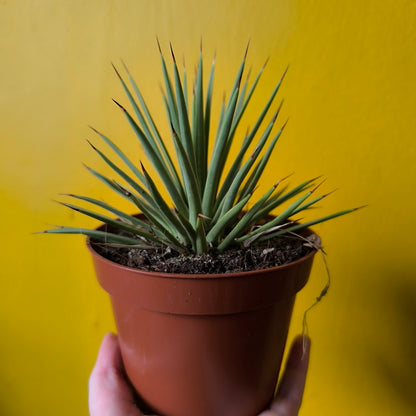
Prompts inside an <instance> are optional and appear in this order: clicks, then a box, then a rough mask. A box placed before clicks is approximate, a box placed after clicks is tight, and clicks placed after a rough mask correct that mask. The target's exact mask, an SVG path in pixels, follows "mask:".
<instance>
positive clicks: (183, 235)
mask: <svg viewBox="0 0 416 416" xmlns="http://www.w3.org/2000/svg"><path fill="white" fill-rule="evenodd" d="M170 49H171V55H172V64H173V71H172V73H171V74H169V71H168V69H167V65H166V61H165V58H164V56H163V54H162V51H161V48H160V45H159V51H160V57H161V66H162V72H163V78H164V91H163V92H162V94H163V99H164V103H165V107H166V113H167V118H168V122H169V126H170V133H171V134H170V140H172V141H173V145H174V149H175V158H172V157H171V155H170V153H169V151H168V149H167V146H166V142H165V139H164V138H162V137H161V134H160V133H159V129H158V128H157V126H156V123H155V122H154V118H153V117H152V115H151V114H150V112H149V109H148V107H147V105H146V102H145V100H144V99H143V96H142V94H141V93H140V90H139V88H138V87H137V84H136V83H135V81H134V79H133V78H132V76H131V74H130V72H129V71H128V69H127V67H126V66H125V65H124V63H123V65H124V69H125V71H126V74H127V78H128V82H129V84H128V83H127V82H126V81H125V80H124V79H123V78H122V76H121V75H120V74H119V72H118V70H117V69H116V68H115V67H114V70H115V72H116V74H117V76H118V78H119V80H120V82H121V85H122V86H123V88H124V91H125V93H126V95H127V97H128V100H129V101H130V104H131V108H132V110H133V111H128V110H127V109H126V108H125V107H124V106H123V105H121V104H120V103H118V102H117V101H115V100H114V102H115V103H116V104H117V106H118V107H119V108H120V109H121V110H122V112H123V113H124V115H125V117H126V119H127V121H128V123H129V124H130V126H131V127H132V129H133V131H134V133H135V134H136V136H137V138H138V139H139V141H140V143H141V146H142V148H143V150H144V153H145V155H146V158H147V161H148V162H150V163H151V164H152V165H153V168H154V170H155V171H156V172H157V174H158V176H159V178H158V181H159V182H162V183H163V185H164V187H165V188H166V191H167V192H168V194H169V196H170V201H169V202H168V201H166V200H165V198H164V197H163V196H162V194H161V192H160V191H159V189H158V185H157V182H155V179H154V178H152V177H151V175H150V174H149V172H148V171H147V170H146V168H145V166H144V164H145V162H140V166H137V165H136V164H134V163H133V162H132V160H131V158H129V157H128V156H127V155H126V154H125V153H123V152H122V150H120V148H119V147H118V146H117V145H116V144H115V143H114V142H113V141H111V140H110V139H109V138H108V137H106V136H105V135H104V134H102V133H100V132H99V131H97V130H95V129H93V131H94V132H95V133H96V134H97V135H98V136H99V137H100V138H101V139H102V141H103V142H104V143H105V144H106V145H107V146H108V147H109V148H110V149H111V151H112V152H113V153H114V154H115V155H117V157H118V159H119V162H122V163H123V167H120V166H119V165H118V164H116V162H115V161H114V159H113V158H110V157H109V156H107V155H106V154H105V153H104V152H103V151H102V150H99V149H98V148H97V147H96V146H93V145H91V146H92V147H93V149H94V150H95V151H96V152H97V154H98V155H99V156H100V157H101V158H102V159H103V160H104V161H105V162H106V164H107V165H108V166H109V167H110V168H111V169H112V170H113V171H114V172H115V173H116V174H117V175H118V177H119V178H121V179H122V181H120V180H113V179H110V178H108V177H106V176H104V175H102V174H101V173H99V172H97V171H96V170H94V169H91V168H88V170H89V171H90V172H91V173H92V174H93V175H94V176H95V177H97V178H98V179H99V180H101V181H102V182H104V183H105V184H106V185H107V186H109V187H110V188H111V189H112V190H113V191H115V192H116V193H117V194H119V195H120V196H122V197H124V198H126V199H127V200H129V201H130V202H131V203H133V205H134V206H135V209H136V211H137V210H138V211H140V212H141V213H142V214H143V216H144V218H143V216H142V217H138V216H134V215H130V214H127V213H125V212H123V211H121V210H119V209H117V208H115V207H114V206H111V205H109V204H107V203H105V202H103V201H101V200H98V199H94V198H90V197H87V196H80V195H73V194H71V195H69V196H70V197H72V198H73V199H76V200H81V201H84V202H87V203H89V204H91V205H92V206H95V208H100V210H101V209H104V210H106V211H108V213H110V214H111V216H107V215H103V214H101V213H98V212H97V211H96V210H90V209H86V208H83V207H80V206H78V205H74V204H72V203H64V205H65V206H67V207H69V208H71V209H73V210H75V211H78V212H80V213H82V214H85V215H87V216H89V217H92V218H95V219H97V220H100V221H101V222H103V223H105V224H107V225H108V226H109V227H108V230H106V231H100V230H90V229H83V228H73V227H58V228H55V229H51V230H47V231H45V232H47V233H64V234H84V235H87V236H89V237H90V238H92V239H93V240H94V241H99V242H101V243H105V244H110V245H116V246H136V247H141V248H151V247H160V246H170V247H171V248H172V249H173V250H176V251H178V252H182V253H183V252H185V253H195V254H202V253H206V252H209V251H213V252H215V251H220V252H221V251H224V250H227V248H229V247H230V246H233V245H243V246H248V245H250V244H252V243H253V242H254V241H258V240H260V241H261V240H267V239H272V238H274V237H278V236H281V235H284V234H287V233H293V232H297V231H299V230H301V229H303V228H306V227H309V226H312V225H314V224H317V223H320V222H323V221H327V220H329V219H332V218H335V217H338V216H340V215H344V214H347V213H349V212H352V211H354V210H355V209H349V210H344V211H340V212H337V213H334V214H331V215H328V216H324V217H321V218H318V219H315V220H312V221H308V222H304V223H298V222H297V221H295V220H293V219H291V218H293V217H294V216H297V215H299V214H300V213H301V212H302V211H305V210H307V209H309V208H311V207H313V206H314V205H315V204H317V203H318V202H319V201H320V200H322V199H323V198H324V197H326V196H327V195H328V194H326V195H320V196H317V197H315V196H313V197H312V194H313V193H314V192H315V190H316V189H317V187H318V186H319V185H318V186H316V180H317V178H315V179H311V180H308V181H306V182H303V183H301V184H300V185H297V186H295V187H293V188H291V189H289V188H288V187H287V186H282V185H281V182H282V181H283V180H279V181H277V182H275V183H274V184H273V185H272V186H271V187H270V189H269V190H268V191H267V192H266V193H265V194H264V195H261V196H260V197H259V198H258V199H257V200H256V201H255V202H253V195H254V194H255V190H256V187H257V186H258V183H259V179H260V177H261V176H262V174H263V171H264V169H265V167H266V165H267V163H268V161H269V159H270V156H271V154H272V152H273V150H274V148H275V146H276V143H277V141H278V139H279V137H280V136H281V134H282V131H283V129H284V127H285V125H286V123H284V124H283V125H282V127H280V128H279V129H276V130H277V131H275V132H274V130H275V129H274V126H275V122H276V119H277V116H278V114H279V111H280V108H281V103H280V105H278V106H277V109H276V110H275V111H274V113H273V114H272V115H271V117H270V116H269V117H270V120H269V121H268V122H267V120H266V117H267V114H268V113H269V110H270V109H271V107H272V106H274V103H275V97H276V95H277V92H278V90H279V87H280V85H281V83H282V81H283V78H284V76H285V73H286V71H285V72H284V73H283V76H282V77H281V78H280V79H279V80H278V82H277V83H276V85H275V86H274V88H273V90H272V92H271V94H270V97H269V98H268V100H267V102H266V103H265V105H264V108H263V109H262V111H261V113H260V114H259V115H258V117H257V120H256V122H255V124H254V126H253V127H252V128H251V129H250V130H248V131H247V133H246V135H245V137H244V139H243V140H242V141H241V142H240V143H239V150H238V152H237V155H236V156H235V158H234V160H232V161H231V162H229V163H227V161H228V159H229V155H230V150H231V147H232V144H233V142H234V140H235V137H236V130H237V127H238V126H239V125H240V121H241V119H242V116H243V114H244V112H245V110H246V108H247V105H248V104H249V102H250V99H251V97H252V95H253V92H254V90H255V88H256V86H257V84H258V82H259V79H260V77H261V74H262V73H263V70H264V66H263V68H261V70H260V71H259V73H258V75H257V77H256V78H255V79H254V81H253V82H252V83H251V84H250V85H249V81H248V77H247V78H246V80H245V81H244V82H243V81H242V78H243V73H244V69H245V66H246V56H247V50H246V52H245V54H244V57H243V60H242V62H241V65H240V67H239V69H238V72H237V75H236V78H235V81H234V85H233V86H232V88H231V91H230V94H229V98H228V102H227V103H225V100H223V102H222V107H221V112H220V117H219V123H218V127H217V131H216V134H215V135H214V134H213V132H212V131H211V108H212V96H213V81H214V67H215V57H214V60H213V62H212V65H211V69H210V74H209V77H208V86H207V88H206V89H204V87H203V57H202V52H201V54H200V57H199V62H198V65H197V69H196V75H195V79H194V83H193V91H192V101H190V102H189V101H188V93H187V79H186V71H185V69H184V70H183V73H182V74H180V72H179V69H178V65H177V61H176V59H175V55H174V52H173V50H172V46H171V47H170ZM181 75H182V76H181ZM133 112H134V114H135V116H133ZM265 120H266V121H265ZM212 137H214V142H213V147H212V149H211V146H210V140H211V138H212ZM210 149H211V150H210ZM134 159H135V160H137V159H138V158H137V157H136V156H134ZM119 162H118V163H119ZM226 166H230V167H229V168H226ZM282 206H283V207H284V208H282ZM279 208H280V212H279V213H278V214H274V215H273V216H271V215H270V214H272V213H274V212H276V210H278V209H279ZM100 210H99V211H100ZM114 216H115V217H116V218H114Z"/></svg>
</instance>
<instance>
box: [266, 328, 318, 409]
mask: <svg viewBox="0 0 416 416" xmlns="http://www.w3.org/2000/svg"><path fill="white" fill-rule="evenodd" d="M309 353H310V339H309V338H308V337H302V336H298V337H297V338H296V339H295V340H294V341H293V344H292V346H291V349H290V352H289V358H288V360H287V363H286V367H285V370H284V373H283V376H282V380H281V382H280V384H279V388H278V391H277V396H276V398H275V399H274V400H273V402H272V404H271V406H270V410H267V411H265V412H263V413H262V414H261V415H260V416H296V415H297V414H298V412H299V408H300V405H301V403H302V396H303V391H304V388H305V381H306V373H307V370H308V364H309Z"/></svg>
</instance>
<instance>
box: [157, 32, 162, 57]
mask: <svg viewBox="0 0 416 416" xmlns="http://www.w3.org/2000/svg"><path fill="white" fill-rule="evenodd" d="M156 42H157V47H158V48H159V52H160V54H161V55H162V48H161V47H160V42H159V38H158V36H157V35H156Z"/></svg>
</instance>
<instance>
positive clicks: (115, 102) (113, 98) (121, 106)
mask: <svg viewBox="0 0 416 416" xmlns="http://www.w3.org/2000/svg"><path fill="white" fill-rule="evenodd" d="M112 100H113V101H114V102H115V103H116V104H117V105H118V106H119V107H120V108H121V109H122V110H123V111H124V112H125V113H126V112H127V110H126V109H125V108H124V107H123V106H122V105H121V104H120V103H119V102H117V101H116V100H115V99H114V98H112Z"/></svg>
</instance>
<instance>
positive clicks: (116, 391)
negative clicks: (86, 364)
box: [88, 334, 143, 416]
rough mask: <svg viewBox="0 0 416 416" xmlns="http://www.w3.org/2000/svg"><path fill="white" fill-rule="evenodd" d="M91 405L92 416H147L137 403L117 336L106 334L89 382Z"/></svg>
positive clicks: (89, 400)
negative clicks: (123, 362) (124, 367)
mask: <svg viewBox="0 0 416 416" xmlns="http://www.w3.org/2000/svg"><path fill="white" fill-rule="evenodd" d="M88 402H89V409H90V415H91V416H143V415H142V413H141V412H140V411H139V409H138V408H137V407H136V405H135V404H134V399H133V396H132V394H131V391H130V388H129V385H128V383H127V381H126V378H125V374H124V369H123V364H122V360H121V354H120V347H119V345H118V340H117V337H116V336H115V335H114V334H106V335H105V336H104V339H103V341H102V343H101V347H100V350H99V352H98V357H97V361H96V363H95V366H94V368H93V370H92V372H91V376H90V379H89V398H88Z"/></svg>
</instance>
